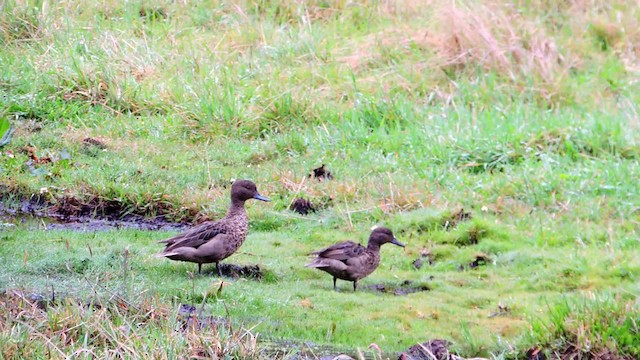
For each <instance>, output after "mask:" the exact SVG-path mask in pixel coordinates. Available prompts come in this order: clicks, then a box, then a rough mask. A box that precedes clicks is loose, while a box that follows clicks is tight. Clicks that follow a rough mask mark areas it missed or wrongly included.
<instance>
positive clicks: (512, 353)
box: [0, 0, 640, 358]
mask: <svg viewBox="0 0 640 360" xmlns="http://www.w3.org/2000/svg"><path fill="white" fill-rule="evenodd" d="M592 5H593V6H589V7H583V6H582V5H580V4H577V3H576V4H573V5H571V4H569V3H566V4H565V3H563V4H560V5H558V4H554V3H551V2H547V1H513V2H512V3H510V4H501V3H499V2H492V1H483V2H481V1H472V0H469V1H465V2H455V4H453V5H452V3H451V2H450V1H435V2H433V3H432V4H431V5H430V6H424V5H422V2H411V1H407V2H404V3H403V4H401V3H399V2H394V1H362V2H357V3H353V2H347V1H344V0H332V1H311V2H304V3H303V2H298V1H293V0H291V1H282V2H276V1H249V0H240V1H236V2H228V3H225V2H223V3H215V4H209V3H199V2H196V3H189V4H178V3H173V2H159V3H157V4H155V5H154V6H147V4H146V3H145V4H143V3H142V2H130V3H127V4H120V3H118V2H112V1H104V2H101V3H100V4H98V5H97V6H93V3H92V4H89V3H88V2H75V3H73V4H57V3H56V4H53V3H50V2H43V1H8V2H5V3H3V4H2V5H0V8H1V9H2V11H1V12H0V13H1V15H0V43H1V44H2V46H1V47H0V105H2V106H0V117H2V118H3V119H6V120H8V121H9V122H11V124H12V126H13V128H14V129H15V132H14V133H13V136H12V138H11V140H10V142H9V143H8V144H7V145H5V146H3V147H2V148H0V190H1V193H0V198H1V199H2V202H3V204H4V206H6V207H9V208H19V207H20V206H21V203H24V201H26V200H30V201H33V202H37V203H39V204H41V205H43V206H47V207H53V208H56V209H59V210H60V209H62V210H65V211H67V212H71V213H78V214H85V215H91V216H112V217H123V216H126V215H130V214H136V215H142V216H146V217H154V216H158V215H162V216H165V217H166V218H168V219H171V220H176V221H187V222H198V221H201V220H204V219H206V218H218V217H220V216H222V215H223V214H224V212H225V211H226V208H227V206H228V187H229V184H230V182H231V181H232V179H238V178H249V179H252V180H254V181H255V182H256V183H257V184H258V189H259V190H260V192H261V193H264V194H265V195H267V196H269V197H270V198H271V199H272V200H273V201H272V202H271V203H269V204H263V203H260V204H251V205H250V206H249V216H250V219H251V230H250V234H249V238H248V240H247V242H246V243H245V245H244V246H243V247H242V248H241V251H240V253H239V254H237V255H234V256H233V257H231V258H230V259H228V260H227V262H231V263H237V264H259V265H260V266H262V267H264V268H265V269H267V270H268V276H267V277H266V278H265V279H264V280H262V281H255V280H237V281H232V282H231V283H230V285H229V286H226V287H223V290H222V293H221V294H219V295H217V289H218V279H217V278H216V277H215V276H212V275H211V274H208V275H207V276H203V277H197V276H196V277H195V278H194V279H191V278H190V276H189V275H188V272H190V271H194V269H195V266H193V265H190V264H179V263H173V262H169V261H166V260H162V259H157V258H154V257H153V254H155V253H157V252H158V251H159V250H160V247H159V245H157V244H155V241H157V240H160V239H163V238H165V237H168V236H170V235H172V234H173V233H168V232H151V231H134V230H113V231H99V232H95V233H94V232H86V233H85V232H70V231H45V230H42V229H40V228H39V227H38V224H37V223H33V222H27V223H20V222H17V223H16V226H11V227H8V226H4V225H3V227H2V228H0V230H2V233H0V245H1V246H0V262H1V265H2V269H3V270H2V272H1V273H0V288H2V289H5V290H7V291H9V292H10V291H13V290H15V289H24V290H26V291H27V292H37V293H43V294H47V293H48V292H49V291H50V289H51V288H52V287H53V288H54V289H56V292H59V293H60V294H66V295H69V296H71V297H74V298H87V297H92V296H93V297H97V298H99V299H101V300H102V301H106V300H105V299H108V298H110V297H111V294H112V293H113V292H115V293H118V294H120V295H121V296H123V297H124V298H126V299H127V300H128V301H130V302H131V303H132V304H153V306H155V307H157V308H161V309H163V310H162V312H161V313H162V314H163V316H164V315H167V314H175V312H176V309H177V305H178V304H179V303H198V304H199V303H201V302H203V301H204V304H205V306H204V308H205V312H206V313H208V314H214V315H216V316H228V317H229V318H230V319H231V320H232V321H233V322H234V323H236V324H241V325H242V326H244V327H245V328H247V329H249V328H250V329H252V330H251V331H252V333H253V334H259V335H258V339H259V340H260V339H264V340H265V341H267V340H268V341H269V342H274V343H279V342H280V341H285V342H289V341H292V342H294V343H302V342H303V341H311V342H313V343H316V344H324V345H333V346H337V347H338V348H341V349H357V348H360V349H366V347H367V346H368V345H369V344H371V343H376V344H378V345H379V346H380V347H381V348H382V349H383V351H384V352H385V354H391V353H393V352H398V351H401V350H403V349H405V348H407V347H409V346H410V345H413V344H415V343H416V342H423V341H426V340H428V339H432V338H446V339H449V340H451V341H452V342H453V343H454V344H455V345H454V348H455V350H456V351H458V353H459V354H461V355H463V356H476V355H480V356H490V355H493V356H494V357H495V358H522V357H524V354H525V353H526V351H527V350H528V349H530V348H532V347H534V346H540V347H542V348H544V349H545V351H548V352H549V354H551V353H552V352H562V351H564V350H566V349H567V347H568V346H569V345H571V346H573V348H572V349H574V350H576V351H578V352H580V353H581V354H582V355H584V356H587V355H585V354H589V353H590V354H591V355H592V356H596V355H597V354H600V352H601V351H605V350H608V351H612V352H614V353H617V354H619V355H626V356H631V357H637V356H639V355H640V354H639V353H638V348H639V345H638V343H637V341H636V340H634V339H635V338H638V337H637V331H638V330H637V322H638V305H637V298H638V294H639V292H640V289H639V288H638V285H637V284H638V279H639V277H640V262H639V260H638V256H637V255H638V250H637V249H638V245H639V244H638V239H639V232H640V225H639V224H640V210H639V207H638V206H639V205H638V204H640V187H638V185H637V180H636V179H638V178H640V163H639V161H640V142H639V139H640V120H639V119H638V112H639V110H640V109H638V106H637V104H638V102H639V101H640V97H639V96H638V94H640V91H639V90H640V89H639V88H638V81H637V80H638V68H637V66H636V65H635V64H637V63H638V58H639V57H638V53H637V49H636V48H635V45H634V44H637V43H638V41H639V40H640V30H638V29H639V27H638V26H637V22H638V19H639V17H640V12H639V10H638V8H637V6H636V5H637V4H635V3H634V2H632V1H621V2H616V3H615V4H609V2H605V1H596V2H595V3H594V4H592ZM451 23H455V24H456V27H451V26H450V25H449V24H451ZM3 124H5V125H6V122H4V121H3ZM5 127H6V126H5ZM86 138H93V139H95V140H97V141H98V142H99V143H101V144H103V145H104V146H97V145H95V142H94V143H93V144H92V143H91V142H87V141H84V140H85V139H86ZM27 147H31V148H32V150H31V151H32V154H33V155H35V156H36V157H37V158H39V159H42V158H49V159H51V160H53V161H52V162H50V163H37V162H36V163H34V159H32V158H31V155H30V154H29V151H28V150H27V149H26V148H27ZM41 161H42V160H41ZM322 163H325V164H326V165H327V167H328V168H329V169H330V170H331V171H332V173H333V175H334V179H333V180H331V181H323V182H318V181H316V180H314V179H310V178H308V177H307V175H308V174H309V172H310V171H311V169H313V168H315V167H317V166H320V165H321V164H322ZM300 196H302V197H304V198H307V199H309V200H310V201H311V202H312V203H314V204H320V205H322V206H320V207H321V208H322V209H321V210H320V211H319V212H317V213H314V214H311V215H309V216H306V217H302V216H298V215H296V214H294V213H292V212H290V211H289V210H288V208H289V205H290V204H291V202H292V201H293V200H294V199H295V198H297V197H300ZM459 209H464V210H465V211H468V212H469V213H470V214H471V217H472V218H471V219H469V220H468V221H462V222H458V223H455V224H454V223H451V222H450V221H449V220H451V215H452V214H454V213H455V212H456V211H458V210H459ZM3 222H15V220H13V219H5V220H3ZM374 224H384V225H386V226H389V227H390V228H392V229H393V230H394V231H395V232H396V234H397V235H398V237H399V238H400V240H401V241H403V242H407V243H408V246H407V248H406V249H405V250H401V249H398V248H392V247H389V248H387V247H385V248H383V249H382V250H383V251H382V264H381V266H380V268H379V269H378V270H377V271H376V272H375V273H373V274H372V275H371V276H370V277H368V278H366V279H365V280H363V281H362V291H359V292H357V293H355V294H354V293H351V292H350V291H348V289H349V284H348V283H342V284H341V286H340V290H341V291H339V292H333V291H332V289H331V279H330V277H329V276H327V275H326V274H324V273H320V272H318V271H314V270H311V269H306V268H304V267H303V265H304V263H305V261H306V259H307V258H306V254H307V253H308V252H310V251H312V250H316V249H319V248H321V247H323V246H326V245H329V244H331V243H332V242H335V241H338V240H343V239H348V238H351V239H356V240H359V241H365V239H366V237H367V235H368V232H369V231H370V230H369V229H370V228H371V226H372V225H374ZM127 247H128V249H129V250H128V251H129V254H130V255H129V258H128V260H127V261H128V265H127V267H126V268H127V269H128V270H127V272H126V274H127V275H126V277H125V272H124V269H125V267H124V265H123V251H124V249H125V248H127ZM423 250H424V251H428V252H429V253H430V256H431V257H432V258H433V260H434V263H433V264H432V265H425V266H424V267H422V268H421V269H420V270H416V269H415V268H413V266H412V262H413V261H414V260H415V259H417V258H418V257H420V256H421V255H420V254H421V252H422V251H423ZM477 255H483V256H486V257H488V259H489V263H488V264H487V265H485V266H481V267H478V268H470V267H469V264H470V263H471V262H473V261H474V259H475V258H476V256H477ZM25 259H26V260H25ZM461 267H462V268H463V270H460V268H461ZM404 280H410V281H413V282H414V283H416V284H426V285H427V286H428V287H429V288H430V289H431V290H430V291H427V292H418V293H414V294H410V295H407V296H393V295H391V294H378V293H375V292H374V291H373V290H367V288H366V286H367V285H373V284H386V285H387V286H392V285H398V284H400V283H401V282H403V281H404ZM96 284H100V286H99V287H98V288H96ZM203 294H207V295H203ZM585 299H587V300H585ZM7 301H8V300H7ZM7 301H5V303H8V302H7ZM7 306H8V305H7ZM139 307H140V308H144V306H142V305H140V306H139ZM505 307H506V308H508V311H506V312H505V311H503V312H500V311H499V309H500V308H505ZM50 311H52V312H58V311H59V312H64V311H71V312H73V311H78V310H77V309H76V310H73V307H71V308H70V309H67V308H66V307H64V308H59V309H55V310H50ZM227 312H228V314H227ZM496 313H498V315H497V316H492V315H495V314H496ZM51 316H53V315H51ZM137 316H142V315H140V314H139V313H123V314H120V315H117V316H114V317H112V318H110V319H111V321H112V322H113V323H118V322H122V321H124V320H123V319H129V317H132V318H136V317H137ZM167 316H168V315H167ZM165 317H166V316H165ZM70 318H71V319H75V320H74V321H76V320H77V322H76V323H75V325H77V324H85V323H86V321H87V320H86V319H85V318H83V317H82V316H80V315H78V316H77V317H73V316H72V317H70ZM6 319H7V318H5V321H8V320H6ZM33 319H35V320H33ZM39 319H40V318H39V317H38V316H35V315H34V317H33V318H29V319H26V320H25V319H22V320H21V321H22V322H21V323H20V322H19V323H17V324H18V325H15V324H16V323H13V322H11V323H10V324H14V325H15V326H19V329H18V328H16V327H15V326H14V325H9V326H4V327H3V326H0V333H1V334H2V335H1V337H0V347H2V349H3V351H6V352H7V353H9V351H11V354H14V355H13V356H20V355H19V354H22V356H36V357H38V356H39V357H46V356H47V355H46V354H48V353H47V351H56V350H54V347H53V346H52V345H50V344H51V343H53V344H56V345H55V346H57V347H61V348H60V350H61V351H62V353H64V354H71V353H73V352H74V351H77V350H79V349H82V348H83V347H84V348H86V349H91V350H92V351H94V352H96V354H104V352H105V351H108V349H109V347H113V348H115V349H119V350H117V351H121V352H120V354H121V355H122V354H132V353H128V352H127V351H129V350H127V349H133V350H134V351H133V353H144V352H145V351H146V350H145V349H147V348H148V347H150V346H152V345H153V344H154V343H153V341H152V340H151V338H152V337H153V336H151V335H148V334H147V335H144V334H142V333H138V335H139V339H142V340H139V342H137V343H135V344H134V343H133V342H131V341H133V340H131V339H130V338H126V339H125V338H121V337H118V336H119V335H118V336H115V335H113V334H112V335H113V336H111V338H110V339H111V340H109V341H111V342H109V341H105V342H98V343H96V344H82V342H81V341H80V342H77V341H76V342H74V343H73V345H69V344H68V343H65V342H64V341H62V340H61V338H60V337H59V336H60V334H59V333H56V332H55V331H54V330H52V329H51V328H46V326H44V325H42V324H43V323H41V322H38V321H39ZM12 321H13V320H12ZM30 321H34V322H30ZM127 321H129V320H127ZM132 321H133V320H132ZM20 324H22V325H20ZM24 324H29V326H31V327H28V326H26V325H24ZM70 324H71V325H69V324H68V325H69V327H70V328H74V326H75V325H73V322H71V323H70ZM145 324H146V325H145V326H142V327H140V328H139V329H137V330H136V331H146V330H144V329H149V330H148V331H149V332H150V333H149V334H155V332H157V333H161V334H165V336H167V337H168V340H167V343H166V344H165V345H163V346H168V347H171V348H172V349H175V353H176V354H182V355H184V354H193V353H192V352H190V351H192V350H193V349H194V346H195V345H193V344H195V342H197V341H201V342H202V343H207V344H210V343H209V342H208V341H214V340H215V341H222V340H225V339H227V340H228V341H230V342H228V343H227V344H228V347H229V352H227V353H224V354H223V353H219V352H218V353H216V352H207V354H208V355H210V356H214V355H212V354H216V355H215V356H220V357H223V356H230V357H233V356H236V357H259V356H263V357H264V356H267V355H264V354H263V353H261V352H260V350H255V349H254V350H255V351H248V352H247V351H245V350H246V349H247V348H251V349H253V348H252V346H253V345H251V342H252V341H253V338H247V337H242V336H240V335H241V333H234V332H230V335H229V334H227V335H229V336H227V335H225V334H221V337H216V336H215V332H211V333H206V334H201V335H202V336H205V337H207V336H209V335H211V336H212V338H206V339H199V340H198V339H196V338H193V337H190V335H176V334H175V333H173V332H171V331H168V330H167V328H169V327H171V326H173V325H175V319H173V318H167V319H165V320H163V321H162V322H154V323H145ZM172 324H173V325H172ZM576 324H582V326H577V325H576ZM119 325H120V323H118V325H117V326H119ZM42 326H44V327H42ZM83 326H84V325H83ZM117 326H116V327H117ZM12 329H13V330H12ZM33 329H35V330H33ZM83 329H84V330H83V331H86V333H87V334H93V333H95V331H98V332H100V331H99V330H96V329H94V328H90V327H86V328H83ZM585 329H588V330H589V331H587V330H585ZM103 330H104V329H103ZM236 330H237V328H236ZM12 331H13V332H12ZM103 333H104V334H107V335H108V334H109V331H106V330H104V331H103ZM33 334H45V335H37V336H35V335H33ZM145 334H146V333H145ZM168 334H172V335H170V336H169V335H168ZM629 334H631V335H634V334H635V335H636V337H635V338H633V336H632V337H631V338H629ZM236 335H237V336H236ZM30 336H35V339H36V340H35V341H28V340H27V339H29V338H30ZM114 336H115V337H114ZM45 338H46V339H49V341H47V340H45ZM74 339H75V338H74ZM78 339H80V337H78ZM114 339H116V340H114ZM216 339H217V340H216ZM74 341H75V340H74ZM190 341H195V342H194V343H192V342H190ZM225 341H226V340H225ZM244 341H247V343H245V342H244ZM11 344H20V346H19V347H18V348H19V349H21V350H20V351H22V352H15V347H13V345H11ZM114 344H115V345H114ZM127 344H129V345H130V346H129V348H127V347H126V346H127ZM247 344H248V345H247ZM258 344H260V342H258ZM257 346H258V348H259V345H257ZM590 346H591V347H590ZM203 348H205V349H209V350H211V349H213V348H214V346H213V345H206V346H204V347H203ZM237 349H245V350H237ZM209 350H207V351H209ZM236 350H237V351H236ZM363 351H364V350H363ZM16 354H18V355H16ZM230 354H232V355H230ZM261 354H262V355H261ZM100 356H101V355H97V357H100ZM129 356H132V355H129ZM167 356H168V355H167ZM385 356H388V357H391V358H393V356H392V355H385ZM9 357H11V355H9ZM158 357H162V356H161V355H158Z"/></svg>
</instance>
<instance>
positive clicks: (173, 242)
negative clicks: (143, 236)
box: [164, 221, 226, 252]
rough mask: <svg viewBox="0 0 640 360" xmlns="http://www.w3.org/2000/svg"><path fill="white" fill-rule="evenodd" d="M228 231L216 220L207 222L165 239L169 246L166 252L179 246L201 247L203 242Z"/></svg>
mask: <svg viewBox="0 0 640 360" xmlns="http://www.w3.org/2000/svg"><path fill="white" fill-rule="evenodd" d="M224 233H226V231H225V229H224V227H223V226H220V224H219V223H218V222H217V221H216V222H206V223H203V224H201V225H198V226H196V227H194V228H193V229H189V230H187V231H186V232H184V233H182V234H180V235H176V236H174V237H172V238H170V239H167V240H164V242H166V244H167V246H166V248H165V249H164V252H170V251H171V250H173V249H175V248H179V247H192V248H196V249H197V248H199V247H200V246H201V245H202V244H204V243H206V242H208V241H209V240H211V239H213V238H214V237H215V236H217V235H219V234H224Z"/></svg>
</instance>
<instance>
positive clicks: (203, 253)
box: [158, 180, 270, 276]
mask: <svg viewBox="0 0 640 360" xmlns="http://www.w3.org/2000/svg"><path fill="white" fill-rule="evenodd" d="M249 199H256V200H261V201H270V200H269V199H268V198H266V197H264V196H262V195H260V194H259V193H258V190H257V189H256V184H254V183H253V182H251V181H249V180H237V181H235V182H234V183H233V185H231V207H230V208H229V211H228V212H227V215H226V216H225V217H224V218H222V219H220V220H217V221H207V222H204V223H202V224H200V225H198V226H196V227H194V228H192V229H189V230H187V231H185V232H184V233H182V234H179V235H176V236H174V237H172V238H170V239H166V240H162V241H160V243H164V244H166V247H165V249H164V251H163V252H162V253H160V254H158V256H159V257H167V258H169V259H171V260H177V261H188V262H194V263H197V264H198V273H199V274H200V273H201V272H202V264H209V263H216V269H217V270H218V275H219V276H222V272H221V271H220V266H219V263H220V261H222V260H224V259H226V258H227V257H229V256H231V255H232V254H233V253H235V252H236V250H238V248H240V246H241V245H242V243H243V242H244V240H245V239H246V238H247V231H248V229H249V221H248V219H247V213H246V211H245V209H244V202H245V201H247V200H249Z"/></svg>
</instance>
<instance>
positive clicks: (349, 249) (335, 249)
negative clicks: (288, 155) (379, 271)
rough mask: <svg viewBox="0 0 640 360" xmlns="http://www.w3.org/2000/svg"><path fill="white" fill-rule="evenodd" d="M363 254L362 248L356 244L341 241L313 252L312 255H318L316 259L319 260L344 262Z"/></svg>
mask: <svg viewBox="0 0 640 360" xmlns="http://www.w3.org/2000/svg"><path fill="white" fill-rule="evenodd" d="M364 252H365V247H364V246H362V245H360V244H356V243H354V242H353V241H343V242H339V243H337V244H334V245H331V246H329V247H328V248H325V249H322V250H318V251H316V252H313V253H312V254H315V255H318V257H321V258H327V259H334V260H340V261H346V260H348V259H351V258H353V257H356V256H359V255H362V254H364Z"/></svg>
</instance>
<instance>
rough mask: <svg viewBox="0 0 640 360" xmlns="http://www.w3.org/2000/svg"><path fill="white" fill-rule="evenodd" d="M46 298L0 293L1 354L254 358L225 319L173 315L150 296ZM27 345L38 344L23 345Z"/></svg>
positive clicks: (241, 332) (249, 344)
mask: <svg viewBox="0 0 640 360" xmlns="http://www.w3.org/2000/svg"><path fill="white" fill-rule="evenodd" d="M59 302H61V303H54V304H51V303H48V301H45V300H42V299H38V298H37V296H25V295H24V294H23V293H22V292H19V291H7V292H5V293H3V294H0V310H1V311H0V314H1V315H0V352H1V353H2V354H3V356H4V358H7V359H14V358H43V357H47V358H54V359H57V358H68V357H89V358H105V357H109V358H111V357H115V358H132V359H137V358H154V359H170V358H179V359H192V358H214V359H220V358H226V357H229V356H231V357H233V358H238V359H245V358H256V355H257V338H256V336H255V335H253V334H252V333H251V332H250V331H248V330H246V329H244V328H242V327H239V328H234V327H233V326H232V325H230V324H229V323H228V322H222V323H215V322H211V321H209V322H203V321H199V320H198V319H197V318H195V314H191V315H189V316H190V317H191V318H190V319H189V318H181V317H180V316H177V317H176V311H174V310H172V309H170V308H168V307H167V305H165V304H159V303H157V302H155V301H153V300H146V301H142V302H140V303H136V304H131V303H129V302H127V301H125V300H122V299H116V300H112V301H109V302H105V303H103V302H95V301H94V302H90V303H79V302H76V301H73V300H62V301H59ZM27 344H32V345H33V344H39V345H38V346H27Z"/></svg>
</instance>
